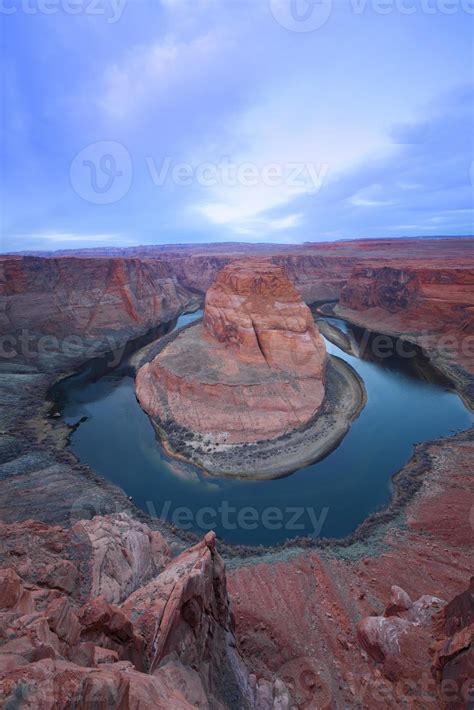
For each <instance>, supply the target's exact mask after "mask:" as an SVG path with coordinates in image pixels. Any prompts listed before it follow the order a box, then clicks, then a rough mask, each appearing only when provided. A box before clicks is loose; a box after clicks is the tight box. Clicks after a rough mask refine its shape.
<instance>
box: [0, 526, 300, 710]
mask: <svg viewBox="0 0 474 710" xmlns="http://www.w3.org/2000/svg"><path fill="white" fill-rule="evenodd" d="M114 525H116V526H117V527H116V528H114ZM81 526H82V527H81V530H80V532H79V531H78V530H76V531H67V530H64V529H62V528H57V527H56V528H48V526H44V525H43V526H38V525H37V524H34V523H31V524H30V525H28V526H20V525H16V526H4V530H3V531H2V532H4V533H5V536H4V538H2V539H5V540H6V545H5V548H3V549H2V562H3V563H5V562H6V563H7V566H5V567H1V568H0V705H1V706H2V707H4V706H5V707H6V706H9V705H12V706H13V705H15V706H16V705H17V704H18V705H19V706H21V707H31V708H32V707H35V708H36V707H37V708H43V707H44V708H56V707H58V708H75V707H81V708H82V707H84V708H87V707H98V708H109V707H113V708H123V710H128V709H129V708H137V709H141V710H146V709H147V708H158V709H161V708H162V709H163V710H164V709H165V708H166V709H168V708H182V709H183V710H185V709H188V708H189V709H191V708H207V707H213V708H222V709H223V708H227V707H242V708H249V709H250V708H256V709H257V710H263V709H264V708H275V710H277V709H278V710H285V709H287V708H288V707H289V696H288V693H287V690H286V688H285V686H284V684H283V683H282V682H281V681H279V680H278V679H275V680H274V681H269V680H265V679H264V678H261V679H259V681H258V683H257V681H256V677H255V676H249V673H248V671H247V669H246V667H245V666H244V664H243V663H242V660H241V658H240V656H239V654H238V652H237V650H236V647H235V639H234V635H233V620H232V616H231V612H230V607H229V601H228V597H227V591H226V580H225V573H224V565H223V562H222V560H221V558H220V556H219V555H218V553H217V551H216V548H215V536H214V534H213V533H209V534H208V535H207V536H206V538H205V539H204V540H203V541H202V542H200V543H198V544H197V545H195V546H194V547H192V548H190V549H189V550H186V551H185V552H183V553H182V554H181V555H180V556H179V557H177V558H176V559H174V560H173V561H169V559H168V558H167V562H168V563H167V565H166V566H165V567H164V569H163V570H162V571H161V573H159V574H157V576H155V577H154V579H153V581H150V582H149V583H148V584H147V585H146V586H145V587H142V588H140V584H142V583H143V579H141V578H140V576H139V574H138V571H139V569H140V568H141V569H143V568H146V570H147V571H149V570H150V569H153V568H154V569H155V570H156V567H154V565H156V554H155V553H156V550H155V549H154V548H156V543H158V542H159V540H158V538H156V536H157V535H158V533H152V531H151V530H150V529H149V528H147V526H145V525H142V524H140V523H136V522H135V521H133V520H132V519H131V518H129V517H128V516H124V515H120V516H118V518H117V520H115V518H114V517H113V516H109V517H107V518H106V519H100V518H94V519H93V520H92V521H89V522H85V521H84V522H82V523H81ZM117 531H119V532H117ZM84 533H86V534H88V535H89V536H90V537H91V539H93V540H94V541H95V543H96V547H97V545H99V546H100V545H102V546H104V548H105V549H108V550H109V552H110V560H109V556H107V558H104V557H103V555H102V553H101V554H100V559H101V563H100V565H99V567H97V565H96V563H97V561H98V560H97V554H94V553H93V560H92V561H91V563H89V564H90V567H89V572H88V574H90V575H91V577H92V579H93V584H92V585H91V584H90V582H89V579H88V577H87V576H85V577H83V576H82V575H81V574H80V573H79V569H80V568H81V567H83V564H82V560H81V561H79V560H78V559H77V557H80V555H81V551H82V546H79V545H78V547H71V544H72V543H71V540H72V538H74V537H75V536H77V535H79V536H80V535H81V534H84ZM117 535H118V537H119V540H120V545H121V550H122V553H123V555H124V556H125V557H126V556H127V554H129V553H127V550H129V551H133V552H136V553H137V558H138V559H135V557H134V555H133V554H132V555H131V556H129V559H128V560H127V563H126V565H125V569H121V568H120V565H118V567H117V555H116V554H115V550H114V542H113V541H114V539H115V540H116V541H117V539H118V538H117ZM143 537H145V538H146V541H144V540H143V539H142V538H143ZM153 541H154V543H155V544H154V545H153V544H152V542H153ZM162 548H163V546H162V545H161V544H160V545H159V559H160V562H161V561H162V557H161V555H162V553H163V549H162ZM13 551H14V552H13ZM102 552H103V550H102ZM66 555H68V558H67V561H68V563H69V564H70V565H73V564H74V563H73V562H71V558H72V559H75V560H76V562H75V567H76V570H77V573H76V576H75V578H74V580H73V586H72V587H71V588H68V589H66V588H65V587H64V585H61V586H60V587H59V588H58V586H57V579H56V577H54V575H53V576H52V575H51V574H50V572H48V569H49V570H51V569H53V570H54V569H56V568H57V567H58V565H60V564H62V563H63V562H64V560H65V557H66ZM18 558H19V559H20V560H21V561H20V562H19V561H18ZM9 563H12V564H13V565H15V567H16V570H15V569H14V567H13V566H8V565H9ZM109 565H110V566H111V568H112V570H113V572H112V570H111V569H107V567H108V566H109ZM130 565H132V566H133V565H135V572H136V573H137V574H136V576H135V578H134V579H133V580H132V581H131V578H130V574H129V572H128V566H130ZM41 566H46V569H45V570H44V571H43V573H41V570H40V567H41ZM120 571H121V572H122V573H121V574H120V573H119V572H120ZM111 576H114V579H115V582H116V586H114V587H111V586H110V584H108V583H106V584H105V587H104V586H103V585H102V586H101V584H100V582H101V580H102V581H104V580H108V579H110V578H111ZM130 591H131V592H132V594H129V592H130ZM100 592H105V594H106V595H108V598H109V599H110V597H114V598H116V599H123V598H125V601H124V602H123V603H122V604H121V605H120V606H116V605H114V604H113V603H111V602H110V601H108V600H107V598H106V596H104V594H100V595H99V596H96V594H97V593H100ZM85 598H86V599H87V601H86V603H85V604H82V606H81V601H80V600H83V599H85ZM263 700H266V704H264V703H263Z"/></svg>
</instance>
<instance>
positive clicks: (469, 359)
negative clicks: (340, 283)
mask: <svg viewBox="0 0 474 710" xmlns="http://www.w3.org/2000/svg"><path fill="white" fill-rule="evenodd" d="M336 311H337V313H339V314H340V315H342V316H343V317H346V318H348V319H349V320H351V321H353V322H356V323H358V324H360V325H362V326H364V327H366V328H369V329H372V330H375V331H379V332H381V333H389V334H395V335H400V334H404V335H406V336H407V337H411V339H412V340H413V341H414V342H417V343H419V344H420V345H422V346H423V347H425V349H426V350H427V351H428V352H432V353H434V354H435V356H436V355H441V356H443V355H444V356H445V357H446V358H447V359H448V360H454V361H455V362H457V363H460V364H461V365H462V366H463V367H464V368H465V369H466V370H467V371H468V372H470V373H472V374H474V257H472V256H471V258H470V259H469V258H467V259H466V262H465V263H464V264H460V263H459V261H458V260H454V259H451V260H449V259H447V258H446V259H445V260H444V261H443V262H442V263H441V262H440V260H433V259H431V260H430V259H425V260H424V261H422V262H413V261H409V260H408V261H405V262H400V261H391V262H387V263H386V264H385V265H384V266H380V265H378V264H366V265H365V266H363V267H358V268H355V269H354V271H353V273H352V275H351V277H350V279H349V280H348V281H347V283H346V285H345V286H344V287H343V288H342V290H341V296H340V301H339V304H338V306H337V308H336Z"/></svg>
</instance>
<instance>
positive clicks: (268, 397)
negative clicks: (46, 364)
mask: <svg viewBox="0 0 474 710" xmlns="http://www.w3.org/2000/svg"><path fill="white" fill-rule="evenodd" d="M325 365H326V349H325V345H324V341H323V339H322V337H321V335H320V334H319V331H318V328H317V326H316V325H315V323H314V320H313V317H312V314H311V311H310V309H309V308H308V306H306V304H305V303H304V302H303V300H302V298H301V296H300V295H299V293H298V292H297V291H296V289H295V288H294V286H293V285H292V284H291V283H290V281H289V280H288V278H287V277H286V275H285V273H284V271H283V269H282V268H281V267H280V266H277V265H275V264H273V263H271V262H270V261H269V260H265V259H247V260H238V261H235V262H232V263H231V264H229V265H228V266H226V267H225V268H223V269H222V271H220V272H219V274H218V275H217V278H216V280H215V282H214V284H213V285H212V286H211V288H210V289H209V290H208V291H207V294H206V299H205V309H204V319H203V323H202V324H198V325H196V326H193V327H192V328H190V329H188V330H186V331H184V332H183V333H181V334H180V335H179V336H178V337H177V338H176V339H175V340H173V341H172V342H171V343H170V344H168V345H167V346H166V347H165V349H164V350H163V351H162V352H161V353H159V354H158V355H157V356H156V357H155V358H154V360H153V361H152V362H150V363H146V364H145V365H144V366H143V367H142V368H141V369H140V370H139V372H138V374H137V378H136V392H137V396H138V399H139V401H140V403H141V405H142V407H143V409H145V411H146V412H148V414H150V415H151V416H152V417H155V418H157V419H158V420H159V421H161V422H163V423H165V424H166V423H169V422H173V423H176V424H178V425H179V426H181V427H183V428H185V429H187V430H191V431H192V432H197V433H200V434H208V435H211V437H212V439H213V441H214V442H216V443H227V444H240V443H250V442H255V441H258V440H260V439H272V438H275V437H278V436H280V435H282V434H285V433H287V432H289V431H292V430H294V429H295V428H297V427H299V426H301V425H303V424H305V423H306V422H308V421H309V420H310V419H311V418H312V417H314V415H315V414H316V413H317V412H318V410H319V409H320V407H321V404H322V402H323V399H324V374H325Z"/></svg>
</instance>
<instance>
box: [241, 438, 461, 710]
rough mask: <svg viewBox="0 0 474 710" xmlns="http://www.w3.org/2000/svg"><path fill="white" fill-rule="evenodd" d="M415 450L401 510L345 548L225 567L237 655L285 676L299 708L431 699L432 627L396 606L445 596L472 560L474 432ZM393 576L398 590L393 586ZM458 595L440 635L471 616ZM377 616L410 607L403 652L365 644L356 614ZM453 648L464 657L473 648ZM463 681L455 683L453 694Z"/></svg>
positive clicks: (434, 694) (413, 703) (416, 703)
mask: <svg viewBox="0 0 474 710" xmlns="http://www.w3.org/2000/svg"><path fill="white" fill-rule="evenodd" d="M422 448H423V452H424V453H423V459H425V461H424V463H423V465H422V468H423V473H422V486H421V488H420V490H419V492H418V493H417V494H416V495H415V496H414V497H413V498H412V499H411V500H410V502H409V503H408V505H407V506H406V508H404V509H403V514H402V515H401V520H400V518H398V517H396V518H394V519H393V520H391V521H390V520H388V521H387V522H386V523H385V524H384V525H383V526H381V527H379V528H377V532H376V534H374V535H371V533H370V530H369V531H368V535H367V537H366V538H362V539H361V540H359V541H357V542H356V543H355V544H354V545H351V546H349V547H347V548H345V547H343V546H342V547H337V548H336V549H334V550H333V551H332V550H331V548H328V549H325V550H324V551H323V552H321V551H318V550H317V549H316V550H311V549H310V550H301V551H299V552H297V551H295V553H294V554H288V555H286V554H285V553H280V554H278V555H271V554H269V555H268V556H266V557H264V558H263V559H262V560H253V561H252V564H243V565H235V566H234V567H233V568H232V569H230V570H229V572H228V589H229V593H230V597H231V601H232V605H233V609H234V611H235V620H236V635H237V639H238V642H239V651H240V653H241V655H242V656H243V658H244V659H245V660H246V662H247V664H248V665H249V666H251V667H252V668H254V669H255V670H256V671H257V672H258V673H260V674H262V675H263V674H265V673H266V672H271V673H274V674H276V675H278V676H279V677H281V678H282V679H283V680H285V682H286V684H287V685H288V687H289V688H291V690H292V696H293V699H294V701H295V702H296V703H297V702H300V703H301V705H302V707H307V708H312V707H325V708H333V707H347V708H352V707H355V708H357V707H364V708H365V707H371V708H372V707H373V708H377V710H379V709H380V708H386V709H387V710H388V709H390V710H393V709H394V708H399V707H410V708H419V709H420V710H425V709H426V708H427V707H438V699H437V698H438V684H437V682H436V681H435V679H434V678H433V675H432V671H431V666H432V664H433V648H432V646H433V642H434V639H435V638H436V634H435V633H434V632H433V627H432V626H430V624H429V623H428V622H429V621H430V619H429V616H428V618H426V617H424V618H425V621H423V620H422V623H421V622H420V623H419V625H415V624H413V623H412V622H410V621H409V618H410V611H406V610H403V609H401V607H402V606H410V598H411V599H413V600H418V599H419V598H420V595H422V594H424V595H427V596H428V597H437V598H440V599H444V600H446V599H448V600H449V599H452V598H453V597H454V596H455V595H457V594H459V593H460V592H461V591H462V590H465V589H466V581H467V578H468V577H469V574H470V572H471V571H472V569H473V563H474V556H473V547H472V539H473V538H472V535H473V528H472V520H473V518H472V515H473V513H472V501H473V500H474V475H473V474H474V471H473V468H472V460H473V459H472V457H473V454H474V440H473V437H472V433H471V432H467V433H465V434H462V435H459V436H458V437H456V438H453V439H450V440H448V442H437V443H432V444H427V445H424V446H423V447H422ZM409 471H411V473H410V476H413V475H419V474H418V473H417V472H416V470H414V469H413V468H409ZM329 514H331V513H330V512H329ZM395 585H397V586H398V587H399V588H401V590H406V591H405V593H404V594H402V593H401V591H400V589H399V590H397V589H394V590H393V591H392V587H394V586H395ZM462 599H463V601H461V600H459V602H457V603H456V610H455V611H454V609H453V613H452V615H451V614H450V618H451V619H453V620H454V619H459V623H458V622H455V623H454V624H453V626H449V630H448V627H446V630H447V631H446V632H444V633H445V635H446V636H451V635H452V634H453V633H455V632H456V631H457V630H458V629H460V628H461V624H465V623H469V619H472V616H471V615H470V614H472V611H471V612H469V611H468V609H469V608H470V609H472V606H470V605H471V602H470V600H469V598H468V596H467V594H465V595H464V596H463V597H462ZM395 604H396V605H398V606H399V607H400V611H399V612H398V613H399V616H395V615H394V614H393V608H392V610H391V607H393V606H394V605H395ZM415 604H416V602H415ZM417 606H418V607H419V604H418V605H417ZM384 609H386V612H385V614H389V616H388V617H385V615H384ZM448 609H450V605H449V604H448V605H447V606H446V607H445V610H446V612H447V610H448ZM433 610H434V608H433ZM415 611H416V610H415ZM419 611H420V610H419V608H418V612H419ZM418 612H417V613H418ZM446 612H445V613H446ZM381 615H384V616H383V618H384V620H385V622H386V623H388V624H390V625H391V624H392V622H393V620H394V619H399V621H396V622H395V626H397V625H398V624H400V625H401V626H406V625H407V624H405V622H404V621H402V619H403V617H405V616H408V628H409V629H410V633H408V634H406V635H405V636H404V637H403V638H402V641H401V649H402V653H401V654H400V655H398V654H395V655H392V656H391V657H390V658H388V659H387V661H386V662H385V663H382V664H381V662H380V661H375V660H374V659H373V658H372V657H371V656H370V655H369V654H368V653H367V652H366V651H365V650H364V649H363V648H361V646H360V645H359V642H358V639H357V633H356V627H357V623H358V621H359V620H361V619H364V618H366V617H373V616H376V617H377V616H381ZM471 627H472V624H471ZM471 627H468V628H471ZM389 628H390V627H389ZM463 643H464V641H463ZM453 648H454V646H453ZM456 648H458V647H457V646H456ZM469 648H470V649H472V645H471V646H469ZM459 652H460V654H459V663H460V662H461V660H463V659H465V658H467V657H468V654H466V655H465V656H462V655H461V654H462V653H463V652H464V651H463V650H461V648H459ZM469 652H470V653H472V651H469ZM389 655H390V654H389ZM456 657H457V651H456ZM454 658H455V657H454V656H453V660H454ZM455 666H456V664H455V663H454V664H453V667H455ZM467 667H468V666H467ZM385 672H386V673H387V675H386V674H385ZM470 677H471V678H472V677H473V675H472V674H471V676H470ZM460 690H461V688H460V686H459V685H458V686H456V687H455V688H454V690H452V693H451V694H452V697H453V698H455V699H457V701H458V703H459V702H460V700H461V695H460ZM453 707H455V706H453ZM457 707H459V708H461V707H462V708H464V707H465V704H464V705H462V704H459V705H458V706H457Z"/></svg>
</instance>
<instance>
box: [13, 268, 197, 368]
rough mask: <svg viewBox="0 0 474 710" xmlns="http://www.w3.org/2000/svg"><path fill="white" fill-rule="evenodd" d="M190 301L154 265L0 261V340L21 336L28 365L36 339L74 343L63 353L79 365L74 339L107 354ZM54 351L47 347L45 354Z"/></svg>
mask: <svg viewBox="0 0 474 710" xmlns="http://www.w3.org/2000/svg"><path fill="white" fill-rule="evenodd" d="M193 300H194V297H193V296H192V295H191V294H190V293H189V292H188V291H187V290H186V289H185V288H183V287H182V286H181V285H180V284H179V283H178V282H177V280H176V279H175V277H174V276H173V273H172V271H171V270H170V268H169V266H168V265H167V264H165V263H164V262H162V261H160V260H158V259H154V260H147V259H121V258H78V257H62V258H61V257H59V258H52V259H43V258H38V257H29V256H25V257H14V256H11V257H8V256H4V257H0V332H1V333H8V334H9V335H10V336H15V335H16V334H18V333H22V332H25V331H26V333H27V335H28V337H29V340H28V344H29V350H30V351H31V353H32V356H31V357H32V364H37V361H38V358H37V357H35V358H33V353H35V352H36V351H37V350H38V342H37V340H38V338H37V336H40V335H41V336H45V335H49V336H54V337H55V338H56V339H61V338H64V337H69V338H71V337H72V336H75V338H76V340H71V341H70V344H69V345H67V348H69V350H70V351H71V352H72V353H74V352H77V353H79V354H82V355H83V356H84V357H83V359H87V353H84V352H83V350H84V347H83V348H82V350H81V342H82V345H83V346H84V342H83V341H77V338H82V339H85V338H86V339H91V340H94V341H99V342H100V341H101V340H103V341H104V346H108V349H112V347H113V346H114V345H117V344H118V343H119V342H122V341H123V340H126V339H128V338H133V337H136V336H138V335H141V334H142V333H145V332H146V331H147V330H149V329H150V328H153V327H155V326H158V325H159V324H160V323H164V322H165V321H169V320H171V319H173V318H175V317H176V316H178V315H179V314H180V313H181V312H182V310H183V309H184V308H186V306H187V305H188V304H190V303H192V302H193ZM107 338H109V341H107ZM13 342H14V343H16V350H17V351H18V350H19V347H18V343H17V342H16V341H13ZM61 345H64V344H63V343H59V346H58V344H57V343H56V345H55V343H54V341H51V340H50V341H49V342H48V346H47V347H48V351H49V352H50V353H52V352H54V350H55V348H56V349H58V347H59V348H60V349H61ZM14 349H15V348H14V347H13V346H12V348H11V353H13V352H14ZM24 349H25V348H23V350H24ZM62 349H63V350H64V347H63V348H62ZM7 350H8V349H7ZM69 350H68V352H69ZM22 354H23V355H25V353H22ZM97 354H98V351H97V349H96V350H95V352H94V353H92V355H89V357H91V356H94V355H97ZM3 357H5V354H3Z"/></svg>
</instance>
